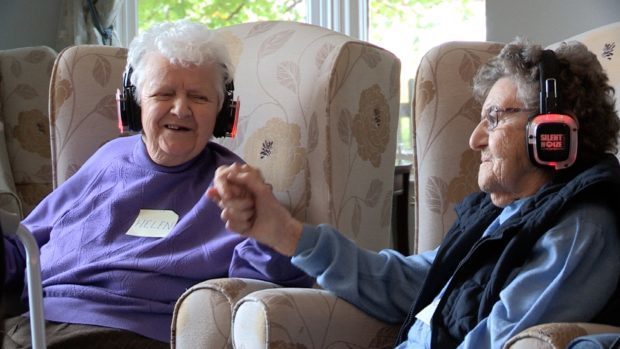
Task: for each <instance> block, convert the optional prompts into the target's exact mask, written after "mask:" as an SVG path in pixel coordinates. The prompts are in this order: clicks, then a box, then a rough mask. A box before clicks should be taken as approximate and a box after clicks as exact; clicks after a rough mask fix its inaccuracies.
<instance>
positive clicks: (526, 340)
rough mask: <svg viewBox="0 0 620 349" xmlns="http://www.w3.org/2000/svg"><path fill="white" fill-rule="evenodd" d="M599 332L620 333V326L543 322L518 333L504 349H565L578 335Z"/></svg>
mask: <svg viewBox="0 0 620 349" xmlns="http://www.w3.org/2000/svg"><path fill="white" fill-rule="evenodd" d="M598 333H620V327H614V326H608V325H600V324H594V323H585V322H574V323H573V322H571V323H566V322H554V323H548V324H542V325H537V326H532V327H530V328H528V329H525V330H523V331H521V332H520V333H518V334H516V335H515V336H514V337H512V338H511V339H510V340H508V342H506V344H505V345H504V349H564V348H566V346H567V345H568V344H569V343H570V342H571V341H572V340H573V339H575V338H577V337H581V336H585V335H589V334H598Z"/></svg>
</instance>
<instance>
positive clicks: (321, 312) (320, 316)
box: [232, 288, 400, 348]
mask: <svg viewBox="0 0 620 349" xmlns="http://www.w3.org/2000/svg"><path fill="white" fill-rule="evenodd" d="M233 319H234V320H233V326H232V327H233V334H232V336H233V343H234V346H235V347H236V348H345V347H346V348H392V347H393V346H394V341H395V339H396V336H397V334H398V330H399V328H400V326H399V325H398V324H387V323H384V322H382V321H380V320H377V319H375V318H373V317H371V316H369V315H367V314H366V313H364V312H362V311H361V310H360V309H358V308H356V307H355V306H353V305H351V304H350V303H348V302H346V301H345V300H343V299H341V298H338V297H336V296H335V295H334V294H332V293H331V292H328V291H325V290H319V289H301V288H277V289H270V290H262V291H257V292H254V293H251V294H250V295H248V296H246V297H245V298H243V299H241V300H240V301H239V302H238V303H237V305H236V306H235V309H234V311H233Z"/></svg>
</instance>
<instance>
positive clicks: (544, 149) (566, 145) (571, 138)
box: [526, 114, 579, 170]
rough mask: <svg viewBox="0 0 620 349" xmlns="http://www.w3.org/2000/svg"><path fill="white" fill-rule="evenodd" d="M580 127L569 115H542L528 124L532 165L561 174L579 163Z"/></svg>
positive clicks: (527, 134) (533, 118)
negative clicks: (563, 170) (548, 168)
mask: <svg viewBox="0 0 620 349" xmlns="http://www.w3.org/2000/svg"><path fill="white" fill-rule="evenodd" d="M578 131H579V125H578V124H577V121H576V120H575V119H574V118H573V117H572V116H570V115H564V114H539V115H535V116H533V117H532V118H530V120H529V121H528V123H527V126H526V137H527V148H528V155H529V157H530V161H531V162H532V163H533V164H534V165H537V166H541V167H553V168H555V169H556V170H561V169H565V168H568V167H570V166H572V165H573V164H574V163H575V161H576V160H577V143H578Z"/></svg>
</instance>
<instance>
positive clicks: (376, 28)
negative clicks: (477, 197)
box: [368, 0, 486, 160]
mask: <svg viewBox="0 0 620 349" xmlns="http://www.w3.org/2000/svg"><path fill="white" fill-rule="evenodd" d="M369 8H370V10H369V33H368V34H369V35H368V36H369V38H368V41H370V42H371V43H374V44H376V45H378V46H381V47H384V48H386V49H387V50H389V51H391V52H393V53H394V54H395V55H396V56H398V57H399V58H400V60H401V75H400V76H401V84H400V86H401V94H400V101H401V103H400V118H399V127H398V128H399V132H398V136H397V145H396V147H397V148H396V155H397V160H407V159H411V155H412V153H413V144H412V139H411V134H412V133H411V132H412V130H411V125H412V122H411V101H412V96H413V79H414V77H415V73H416V69H417V67H418V65H419V62H420V60H421V59H422V56H423V55H424V54H425V53H426V52H427V51H428V50H430V49H431V48H433V47H434V46H436V45H438V44H440V43H442V42H446V41H452V40H464V41H471V40H485V38H486V19H485V2H484V0H398V1H394V0H393V1H385V0H370V4H369Z"/></svg>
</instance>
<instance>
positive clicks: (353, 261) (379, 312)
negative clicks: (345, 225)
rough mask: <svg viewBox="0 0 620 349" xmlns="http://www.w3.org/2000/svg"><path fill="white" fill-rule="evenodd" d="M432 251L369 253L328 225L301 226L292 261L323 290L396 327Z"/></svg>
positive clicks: (425, 270) (426, 266)
mask: <svg viewBox="0 0 620 349" xmlns="http://www.w3.org/2000/svg"><path fill="white" fill-rule="evenodd" d="M436 252H437V251H436V250H434V251H429V252H426V253H423V254H420V255H414V256H409V257H405V256H403V255H402V254H400V253H398V252H396V251H394V250H382V251H380V252H373V251H369V250H365V249H362V248H359V247H357V246H356V245H355V243H354V242H353V241H351V240H349V239H347V238H346V237H345V236H343V235H342V234H340V233H339V232H338V231H336V230H335V229H334V228H332V227H330V226H328V225H319V226H317V227H313V226H309V225H305V226H304V230H303V233H302V237H301V239H300V242H299V245H298V247H297V251H296V253H295V256H294V257H293V259H292V262H293V264H295V265H296V266H297V267H299V268H300V269H302V270H304V271H305V272H306V273H308V274H309V275H311V276H313V277H315V278H316V279H317V283H318V284H319V285H321V287H323V288H324V289H327V290H330V291H332V292H334V293H335V294H336V295H338V296H339V297H342V298H344V299H346V300H347V301H349V302H351V303H353V304H355V305H356V306H358V307H359V308H361V309H362V310H364V311H366V312H367V313H369V314H371V315H373V316H375V317H376V318H378V319H381V320H383V321H386V322H393V323H396V322H401V321H403V319H404V318H405V316H406V315H407V313H408V311H409V308H410V307H411V305H412V303H413V301H414V300H415V298H416V296H417V294H418V290H419V289H420V287H421V286H422V282H423V281H424V278H425V277H426V274H427V272H428V270H429V268H430V265H431V263H432V261H433V260H434V258H435V255H436Z"/></svg>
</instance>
